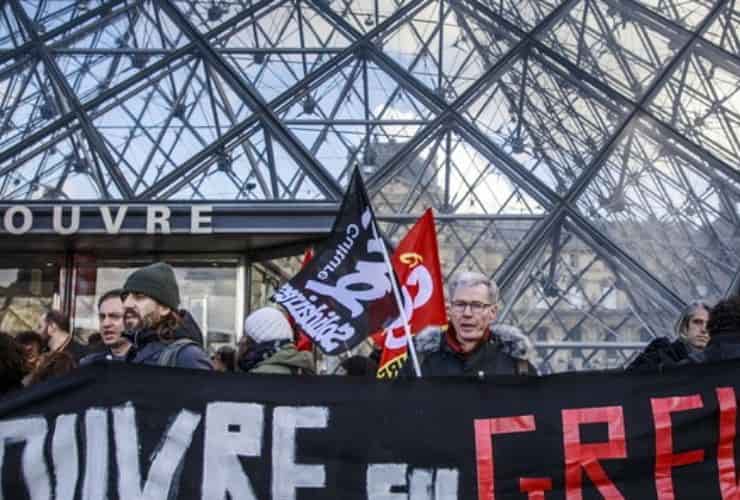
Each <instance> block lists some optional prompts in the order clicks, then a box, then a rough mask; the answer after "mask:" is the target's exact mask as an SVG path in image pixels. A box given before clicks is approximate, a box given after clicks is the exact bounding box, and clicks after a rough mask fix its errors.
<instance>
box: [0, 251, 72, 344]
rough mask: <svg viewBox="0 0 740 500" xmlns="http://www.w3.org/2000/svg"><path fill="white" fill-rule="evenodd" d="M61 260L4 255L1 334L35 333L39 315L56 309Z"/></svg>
mask: <svg viewBox="0 0 740 500" xmlns="http://www.w3.org/2000/svg"><path fill="white" fill-rule="evenodd" d="M61 269H62V260H61V259H59V258H56V257H51V256H49V257H36V258H28V257H17V256H12V255H4V256H3V260H2V266H0V331H2V332H6V333H9V334H11V335H15V334H17V333H19V332H22V331H25V330H34V329H35V328H36V326H37V325H38V322H39V319H40V318H41V315H42V314H43V313H44V312H46V311H47V310H49V309H51V308H59V306H60V297H59V293H60V290H61Z"/></svg>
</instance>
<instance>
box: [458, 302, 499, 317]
mask: <svg viewBox="0 0 740 500" xmlns="http://www.w3.org/2000/svg"><path fill="white" fill-rule="evenodd" d="M490 306H491V304H486V303H485V302H477V301H474V302H465V301H464V300H456V301H454V302H453V303H452V312H454V313H457V314H463V313H464V312H465V309H467V308H468V307H470V311H471V312H472V313H473V314H479V313H481V312H483V310H484V309H486V308H487V307H490Z"/></svg>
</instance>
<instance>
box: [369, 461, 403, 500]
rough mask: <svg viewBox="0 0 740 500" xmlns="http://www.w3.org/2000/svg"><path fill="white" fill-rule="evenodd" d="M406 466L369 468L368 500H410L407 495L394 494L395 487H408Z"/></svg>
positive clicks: (371, 466)
mask: <svg viewBox="0 0 740 500" xmlns="http://www.w3.org/2000/svg"><path fill="white" fill-rule="evenodd" d="M407 467H408V466H407V465H406V464H370V465H368V466H367V500H408V495H407V494H405V493H392V492H391V488H393V487H394V486H396V487H398V486H406V468H407Z"/></svg>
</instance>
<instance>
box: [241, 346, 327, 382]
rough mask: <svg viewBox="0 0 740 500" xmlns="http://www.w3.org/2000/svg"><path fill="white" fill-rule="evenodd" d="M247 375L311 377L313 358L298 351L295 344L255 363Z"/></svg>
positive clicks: (284, 347) (307, 353) (308, 353)
mask: <svg viewBox="0 0 740 500" xmlns="http://www.w3.org/2000/svg"><path fill="white" fill-rule="evenodd" d="M249 373H261V374H275V375H313V374H314V373H315V371H314V367H313V356H312V355H311V353H310V352H307V351H299V350H298V349H296V347H295V344H293V343H289V344H286V345H284V346H282V347H281V348H280V349H279V350H277V351H276V352H275V353H274V354H273V355H272V356H270V357H268V358H267V359H265V360H264V361H260V362H259V363H257V364H256V365H255V366H254V367H253V368H252V369H250V370H249Z"/></svg>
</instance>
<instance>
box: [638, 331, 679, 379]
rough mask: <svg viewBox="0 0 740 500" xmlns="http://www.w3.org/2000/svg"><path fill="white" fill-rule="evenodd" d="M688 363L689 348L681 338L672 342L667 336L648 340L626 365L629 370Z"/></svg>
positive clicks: (644, 369) (659, 367) (646, 369)
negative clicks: (643, 348) (643, 347)
mask: <svg viewBox="0 0 740 500" xmlns="http://www.w3.org/2000/svg"><path fill="white" fill-rule="evenodd" d="M688 363H690V360H689V349H688V348H687V347H686V344H685V343H684V341H683V340H681V339H678V340H675V341H673V342H671V340H670V339H669V338H667V337H659V338H657V339H655V340H653V341H652V342H650V343H649V344H648V345H647V347H645V350H644V351H642V352H641V353H640V354H638V355H637V357H636V358H635V359H634V360H633V361H632V363H630V364H629V366H627V370H629V371H652V370H658V371H660V370H662V369H663V368H666V367H671V366H680V365H685V364H688Z"/></svg>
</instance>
